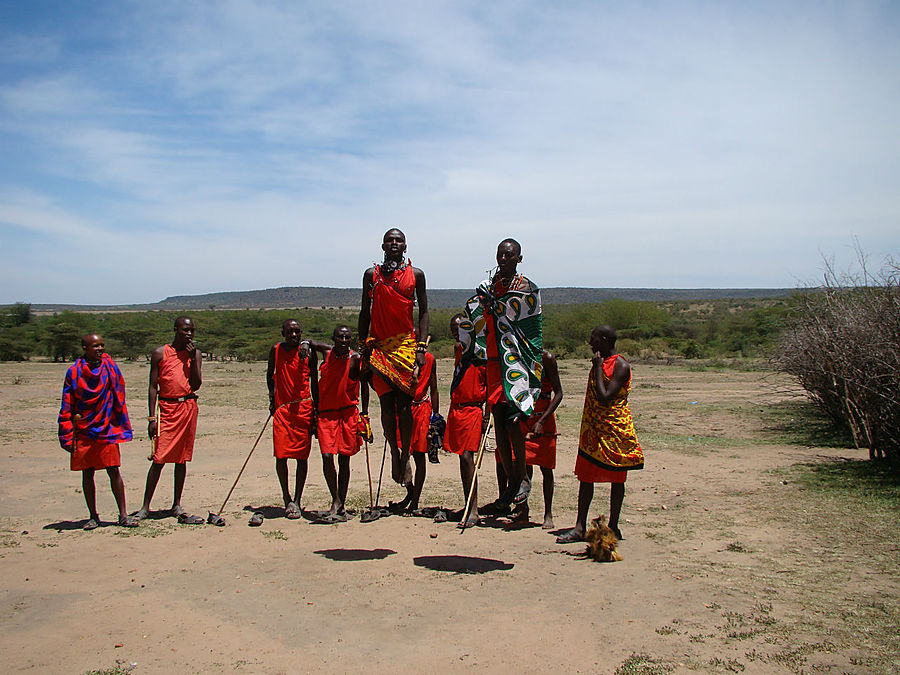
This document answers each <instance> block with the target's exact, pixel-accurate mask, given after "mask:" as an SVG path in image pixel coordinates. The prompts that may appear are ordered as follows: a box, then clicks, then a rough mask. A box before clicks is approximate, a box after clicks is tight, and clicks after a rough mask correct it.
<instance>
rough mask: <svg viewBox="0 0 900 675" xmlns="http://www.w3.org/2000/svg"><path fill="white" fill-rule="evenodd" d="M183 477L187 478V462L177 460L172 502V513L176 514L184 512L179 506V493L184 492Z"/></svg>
mask: <svg viewBox="0 0 900 675" xmlns="http://www.w3.org/2000/svg"><path fill="white" fill-rule="evenodd" d="M185 478H187V463H186V462H179V463H177V464H176V465H175V498H174V501H173V503H172V513H173V514H175V515H176V516H177V515H179V514H182V513H184V509H183V508H182V507H181V493H182V492H184V479H185Z"/></svg>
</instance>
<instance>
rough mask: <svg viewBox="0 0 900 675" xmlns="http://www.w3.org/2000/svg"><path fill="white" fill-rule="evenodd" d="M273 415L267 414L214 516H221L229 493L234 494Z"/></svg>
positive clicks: (229, 495)
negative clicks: (242, 464)
mask: <svg viewBox="0 0 900 675" xmlns="http://www.w3.org/2000/svg"><path fill="white" fill-rule="evenodd" d="M272 415H273V413H269V416H268V417H267V418H266V421H265V422H264V423H263V428H262V429H260V430H259V436H257V437H256V441H255V442H254V443H253V447H252V448H250V454H249V455H247V459H245V460H244V466H242V467H241V470H240V471H238V475H237V478H235V479H234V483H233V484H232V485H231V489H230V490H229V491H228V494H227V495H226V497H225V501H224V502H222V508H220V509H219V512H218V513H217V514H216V516H221V515H222V511H224V510H225V505H226V504H227V503H228V500H229V499H230V498H231V493H232V492H234V488H235V487H237V484H238V481H239V480H240V479H241V474H242V473H244V469H246V468H247V462H249V461H250V458H251V457H252V456H253V451H254V450H256V446H257V445H259V439H260V438H262V435H263V432H264V431H265V430H266V427H267V426H268V425H269V420H270V419H272Z"/></svg>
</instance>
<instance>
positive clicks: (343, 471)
mask: <svg viewBox="0 0 900 675" xmlns="http://www.w3.org/2000/svg"><path fill="white" fill-rule="evenodd" d="M349 488H350V457H349V456H348V455H338V499H340V501H341V506H340V511H344V510H345V508H346V506H347V490H348V489H349Z"/></svg>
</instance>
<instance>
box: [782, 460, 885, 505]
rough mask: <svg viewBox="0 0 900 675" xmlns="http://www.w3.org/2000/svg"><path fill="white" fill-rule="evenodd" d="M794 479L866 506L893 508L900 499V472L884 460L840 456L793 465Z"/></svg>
mask: <svg viewBox="0 0 900 675" xmlns="http://www.w3.org/2000/svg"><path fill="white" fill-rule="evenodd" d="M794 468H796V469H798V473H797V477H796V480H797V481H798V482H799V483H800V484H801V485H802V486H803V487H805V488H808V489H810V490H814V491H816V492H819V493H828V492H830V493H833V494H834V496H836V497H839V498H842V499H845V498H853V499H859V500H864V501H865V502H867V504H868V506H877V507H887V508H892V509H896V508H897V504H898V503H900V475H897V474H896V473H893V472H892V471H891V468H890V465H889V464H887V463H886V462H872V461H869V460H846V459H841V460H838V461H833V462H817V463H815V464H799V465H795V467H794Z"/></svg>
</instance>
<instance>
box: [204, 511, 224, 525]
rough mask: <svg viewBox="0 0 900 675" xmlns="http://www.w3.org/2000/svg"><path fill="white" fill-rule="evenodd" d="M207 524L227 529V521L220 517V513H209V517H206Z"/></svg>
mask: <svg viewBox="0 0 900 675" xmlns="http://www.w3.org/2000/svg"><path fill="white" fill-rule="evenodd" d="M206 522H207V523H209V524H210V525H215V526H216V527H225V519H224V518H223V517H222V516H220V515H219V514H218V513H213V512H212V511H210V512H209V515H208V516H207V517H206Z"/></svg>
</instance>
